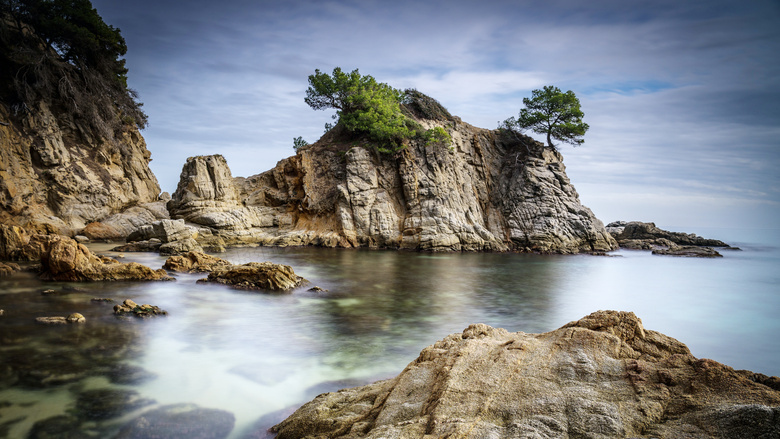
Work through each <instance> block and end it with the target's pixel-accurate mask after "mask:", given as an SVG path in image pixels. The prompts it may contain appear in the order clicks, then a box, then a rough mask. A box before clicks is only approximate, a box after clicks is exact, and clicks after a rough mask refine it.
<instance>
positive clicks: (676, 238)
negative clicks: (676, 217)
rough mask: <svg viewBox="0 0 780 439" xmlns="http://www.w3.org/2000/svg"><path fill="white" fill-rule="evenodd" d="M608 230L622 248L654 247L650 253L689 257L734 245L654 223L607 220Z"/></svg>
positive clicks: (711, 255) (641, 248)
mask: <svg viewBox="0 0 780 439" xmlns="http://www.w3.org/2000/svg"><path fill="white" fill-rule="evenodd" d="M607 231H608V232H609V233H610V234H611V235H612V236H613V237H614V238H615V240H617V242H618V244H619V245H620V247H622V248H628V249H635V250H653V254H658V255H671V256H691V257H705V258H710V257H721V256H722V255H721V254H720V253H718V252H717V251H716V250H714V249H712V248H711V247H724V248H728V249H735V250H736V248H734V247H731V246H730V245H728V244H726V243H725V242H723V241H719V240H717V239H707V238H702V237H701V236H697V235H695V234H693V233H681V232H670V231H667V230H663V229H659V228H658V227H656V226H655V224H654V223H643V222H641V221H615V222H612V223H609V224H607Z"/></svg>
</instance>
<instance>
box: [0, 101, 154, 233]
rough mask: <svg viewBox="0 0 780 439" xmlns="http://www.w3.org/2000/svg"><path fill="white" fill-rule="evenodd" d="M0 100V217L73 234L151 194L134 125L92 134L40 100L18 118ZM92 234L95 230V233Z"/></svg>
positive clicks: (146, 161) (32, 227) (151, 183)
mask: <svg viewBox="0 0 780 439" xmlns="http://www.w3.org/2000/svg"><path fill="white" fill-rule="evenodd" d="M6 105H7V104H5V103H2V104H0V120H2V121H5V122H8V123H3V124H0V222H2V223H4V224H9V225H18V226H22V227H25V228H27V229H29V230H33V231H38V232H48V233H62V234H65V235H70V236H72V235H73V234H75V233H76V232H78V231H79V230H81V229H83V228H84V227H86V226H87V225H88V223H90V222H94V221H100V220H103V219H105V218H107V217H109V216H111V215H112V214H115V213H118V212H121V211H124V210H126V209H128V208H131V207H133V206H137V205H143V204H144V203H152V202H154V201H156V200H157V198H158V194H159V193H160V186H159V184H158V183H157V179H156V178H155V176H154V174H153V173H152V171H151V170H150V169H149V162H150V160H151V159H150V157H151V154H150V152H149V150H147V149H146V144H145V142H144V139H143V137H141V134H140V133H139V132H138V130H136V129H128V130H126V131H123V132H121V133H117V134H116V135H115V137H114V138H110V139H107V138H95V137H93V136H92V135H90V134H88V133H89V132H90V130H89V129H88V128H86V127H85V122H84V121H83V120H79V119H77V118H75V117H74V116H73V115H72V114H70V113H68V112H63V111H54V110H52V109H51V108H50V107H49V106H48V104H47V103H45V102H39V103H38V104H37V106H36V107H35V108H33V109H32V110H31V111H29V112H28V113H26V114H25V115H24V116H22V117H12V116H11V113H10V111H9V109H8V107H7V106H6ZM96 235H97V234H96Z"/></svg>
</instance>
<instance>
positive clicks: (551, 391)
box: [274, 311, 780, 439]
mask: <svg viewBox="0 0 780 439" xmlns="http://www.w3.org/2000/svg"><path fill="white" fill-rule="evenodd" d="M749 377H750V373H748V372H744V371H741V372H737V371H735V370H733V369H732V368H730V367H728V366H724V365H722V364H720V363H717V362H715V361H712V360H706V359H701V360H699V359H696V358H694V357H693V356H692V355H691V353H690V351H689V350H688V348H687V347H686V346H685V345H684V344H682V343H680V342H679V341H677V340H675V339H673V338H670V337H667V336H665V335H663V334H660V333H658V332H655V331H650V330H646V329H644V328H643V327H642V323H641V320H639V319H638V318H637V317H636V316H635V315H634V314H633V313H626V312H616V311H599V312H596V313H593V314H591V315H589V316H587V317H585V318H583V319H581V320H579V321H576V322H572V323H569V324H567V325H565V326H563V327H562V328H560V329H558V330H556V331H552V332H548V333H544V334H526V333H522V332H517V333H508V332H507V331H505V330H503V329H495V328H491V327H489V326H487V325H484V324H476V325H471V326H469V327H468V328H466V330H465V331H464V332H463V333H462V334H453V335H450V336H448V337H447V338H445V339H443V340H441V341H439V342H437V343H436V344H434V345H433V346H429V347H427V348H425V349H424V350H423V351H422V352H421V353H420V356H419V357H418V358H417V359H416V360H415V361H413V362H412V363H410V364H409V365H408V366H407V367H406V369H404V371H403V372H401V374H400V375H398V376H397V377H396V378H394V379H391V380H387V381H380V382H377V383H374V384H370V385H367V386H363V387H357V388H352V389H345V390H341V391H339V392H335V393H326V394H323V395H320V396H318V397H317V398H316V399H314V400H313V401H311V402H309V403H307V404H305V405H304V406H303V407H301V408H300V409H298V411H296V412H295V413H294V414H293V415H292V416H290V417H289V418H287V419H286V420H285V421H283V422H281V423H280V424H278V425H276V426H275V427H274V430H275V431H276V432H278V436H277V438H278V439H288V438H326V437H328V438H334V437H344V438H377V439H378V438H423V437H426V438H427V437H468V438H478V437H485V438H487V437H490V438H586V437H587V438H626V437H640V436H641V437H659V438H660V437H686V438H697V439H701V438H724V439H725V438H729V439H732V438H757V437H762V438H763V437H766V438H769V437H778V436H779V435H780V392H778V391H777V390H774V389H772V388H770V387H767V386H765V385H763V384H759V383H756V382H754V381H751V380H750V379H749Z"/></svg>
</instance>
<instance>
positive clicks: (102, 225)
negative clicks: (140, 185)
mask: <svg viewBox="0 0 780 439" xmlns="http://www.w3.org/2000/svg"><path fill="white" fill-rule="evenodd" d="M163 219H170V215H169V214H168V209H166V207H165V201H156V202H153V203H145V204H141V205H139V206H133V207H131V208H129V209H126V210H124V211H122V212H120V213H115V214H113V215H110V216H108V217H107V218H104V219H103V220H101V221H95V222H91V223H89V224H87V226H86V227H85V228H84V230H82V232H81V233H83V234H84V235H85V236H86V237H88V238H89V239H92V240H108V241H113V240H120V239H121V240H124V239H125V238H126V237H127V236H128V235H129V234H131V233H132V232H133V231H135V230H136V229H138V228H139V227H141V226H143V225H146V224H151V223H153V222H155V221H159V220H163Z"/></svg>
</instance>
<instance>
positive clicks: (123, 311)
mask: <svg viewBox="0 0 780 439" xmlns="http://www.w3.org/2000/svg"><path fill="white" fill-rule="evenodd" d="M114 314H116V315H118V316H124V315H128V314H131V315H133V316H135V317H153V316H167V315H168V311H164V310H162V309H160V307H157V306H153V305H148V304H145V305H139V304H137V303H135V302H133V301H132V300H130V299H126V300H125V301H124V302H123V303H122V304H121V305H114Z"/></svg>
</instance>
